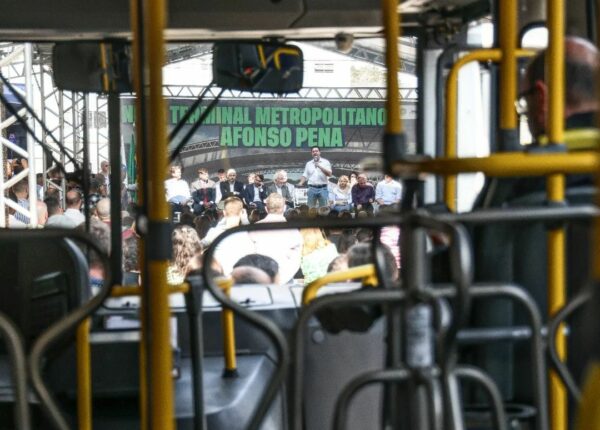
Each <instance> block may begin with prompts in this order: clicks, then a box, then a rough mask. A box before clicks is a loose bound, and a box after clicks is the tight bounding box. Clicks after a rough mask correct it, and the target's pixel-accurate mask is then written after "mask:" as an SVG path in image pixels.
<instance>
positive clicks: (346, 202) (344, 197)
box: [329, 175, 352, 212]
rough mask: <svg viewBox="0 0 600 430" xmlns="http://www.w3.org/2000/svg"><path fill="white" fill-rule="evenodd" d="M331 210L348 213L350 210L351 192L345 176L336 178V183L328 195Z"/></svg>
mask: <svg viewBox="0 0 600 430" xmlns="http://www.w3.org/2000/svg"><path fill="white" fill-rule="evenodd" d="M329 201H330V203H331V208H332V209H333V210H336V211H338V212H344V211H350V210H351V209H352V192H351V187H350V181H349V179H348V177H347V176H346V175H342V176H340V177H339V178H338V183H337V185H336V186H335V187H333V189H332V190H331V193H329Z"/></svg>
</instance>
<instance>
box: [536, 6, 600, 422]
mask: <svg viewBox="0 0 600 430" xmlns="http://www.w3.org/2000/svg"><path fill="white" fill-rule="evenodd" d="M547 9H548V29H549V40H548V55H547V56H546V71H547V73H548V75H547V76H548V81H547V85H548V88H552V91H550V92H549V100H548V118H547V120H548V123H547V124H546V128H547V129H548V139H549V140H550V143H551V144H552V143H563V138H564V135H563V133H564V128H565V123H564V121H565V107H564V103H565V2H564V0H548V6H547ZM596 170H597V169H596ZM563 173H564V172H563ZM546 190H547V193H548V200H549V201H550V202H559V203H560V202H563V201H564V198H565V177H564V175H563V174H556V175H551V176H549V177H548V179H547V185H546ZM565 240H566V239H565V229H564V227H559V228H556V229H553V230H550V231H549V232H548V315H549V317H550V318H551V317H552V316H553V315H554V314H555V313H556V312H558V311H559V310H560V309H561V308H562V307H563V306H564V305H565V303H566V287H565ZM556 348H557V350H558V354H559V356H560V357H561V358H562V359H563V360H564V359H565V356H566V339H565V335H564V331H563V330H558V333H557V336H556ZM549 394H550V396H549V397H550V405H549V408H548V410H549V411H550V425H551V428H552V429H553V430H565V429H566V428H567V425H568V424H567V421H568V419H567V393H566V390H565V387H564V385H563V383H562V381H561V380H560V378H559V377H558V375H557V374H556V372H554V371H551V372H550V393H549Z"/></svg>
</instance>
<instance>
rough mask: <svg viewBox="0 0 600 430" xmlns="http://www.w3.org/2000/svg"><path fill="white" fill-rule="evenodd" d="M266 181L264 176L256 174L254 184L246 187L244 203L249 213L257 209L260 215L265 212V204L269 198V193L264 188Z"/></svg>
mask: <svg viewBox="0 0 600 430" xmlns="http://www.w3.org/2000/svg"><path fill="white" fill-rule="evenodd" d="M264 180H265V177H264V175H261V174H258V173H256V174H254V184H252V185H250V184H249V185H246V189H245V190H244V201H245V202H246V206H248V211H250V210H251V209H257V210H258V213H260V214H262V213H264V212H265V203H264V202H265V199H266V198H267V191H266V190H265V187H263V182H264Z"/></svg>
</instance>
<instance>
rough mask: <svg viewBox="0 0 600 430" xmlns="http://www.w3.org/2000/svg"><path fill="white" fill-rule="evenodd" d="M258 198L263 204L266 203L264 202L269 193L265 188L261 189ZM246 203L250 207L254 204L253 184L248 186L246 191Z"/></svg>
mask: <svg viewBox="0 0 600 430" xmlns="http://www.w3.org/2000/svg"><path fill="white" fill-rule="evenodd" d="M258 197H259V199H260V201H261V202H264V200H265V199H266V198H267V191H266V189H265V187H261V189H260V194H259V196H258ZM244 202H245V203H246V205H249V204H250V203H252V202H254V185H253V184H248V185H246V189H245V190H244Z"/></svg>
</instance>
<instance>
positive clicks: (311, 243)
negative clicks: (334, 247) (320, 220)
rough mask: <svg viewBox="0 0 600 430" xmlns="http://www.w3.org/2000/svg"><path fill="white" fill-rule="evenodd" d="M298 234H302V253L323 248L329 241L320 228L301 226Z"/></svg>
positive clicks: (305, 253) (306, 253)
mask: <svg viewBox="0 0 600 430" xmlns="http://www.w3.org/2000/svg"><path fill="white" fill-rule="evenodd" d="M300 234H301V235H302V255H308V254H310V253H311V252H313V251H315V250H317V249H321V248H325V247H326V246H327V245H329V243H330V242H329V241H328V240H327V238H325V234H323V231H322V230H321V229H320V228H303V229H300Z"/></svg>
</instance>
